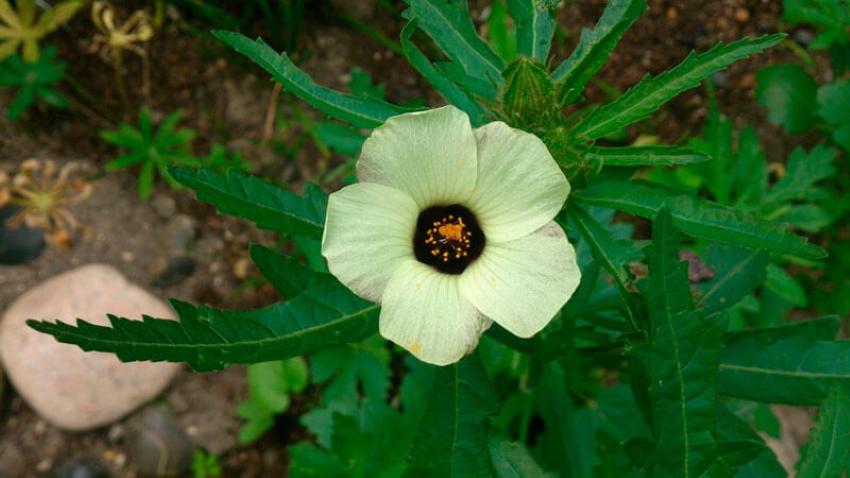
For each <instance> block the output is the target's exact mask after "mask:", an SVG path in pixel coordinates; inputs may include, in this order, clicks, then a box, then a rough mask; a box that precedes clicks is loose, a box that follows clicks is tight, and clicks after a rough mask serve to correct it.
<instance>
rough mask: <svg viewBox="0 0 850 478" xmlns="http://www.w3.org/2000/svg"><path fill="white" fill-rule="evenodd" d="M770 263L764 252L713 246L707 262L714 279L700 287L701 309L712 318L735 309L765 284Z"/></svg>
mask: <svg viewBox="0 0 850 478" xmlns="http://www.w3.org/2000/svg"><path fill="white" fill-rule="evenodd" d="M769 261H770V256H769V255H768V254H766V253H765V252H764V251H759V250H756V249H741V248H738V247H730V246H718V245H716V244H712V246H711V247H710V248H709V249H708V253H707V255H706V260H705V262H706V263H707V264H708V265H709V266H711V267H712V268H713V269H714V277H712V278H711V280H710V281H708V282H704V283H702V284H700V286H699V289H700V293H701V295H700V297H699V301H698V302H697V307H700V308H702V310H703V313H704V314H705V315H711V314H715V313H717V312H721V311H723V310H726V309H729V308H730V307H732V306H734V305H735V304H737V303H738V302H739V301H740V300H741V299H743V298H744V297H746V296H747V295H749V294H750V293H752V292H753V291H754V290H755V289H756V287H758V286H759V285H761V283H762V282H764V280H765V278H766V277H767V264H768V262H769Z"/></svg>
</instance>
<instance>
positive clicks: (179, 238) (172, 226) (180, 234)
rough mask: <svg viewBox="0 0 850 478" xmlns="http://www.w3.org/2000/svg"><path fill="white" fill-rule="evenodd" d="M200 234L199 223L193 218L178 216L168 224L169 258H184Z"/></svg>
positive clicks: (183, 215) (184, 215)
mask: <svg viewBox="0 0 850 478" xmlns="http://www.w3.org/2000/svg"><path fill="white" fill-rule="evenodd" d="M197 234H198V221H197V220H195V218H193V217H192V216H187V215H186V214H178V215H176V216H174V217H173V218H172V219H171V221H169V223H168V230H167V238H168V243H167V246H168V247H167V250H168V255H169V256H183V255H186V251H187V250H188V249H189V248H190V246H191V245H192V242H193V241H194V240H195V236H196V235H197Z"/></svg>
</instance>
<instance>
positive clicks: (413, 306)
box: [379, 259, 490, 365]
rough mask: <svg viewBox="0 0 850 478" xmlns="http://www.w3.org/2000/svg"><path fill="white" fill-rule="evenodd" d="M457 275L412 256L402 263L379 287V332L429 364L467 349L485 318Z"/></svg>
mask: <svg viewBox="0 0 850 478" xmlns="http://www.w3.org/2000/svg"><path fill="white" fill-rule="evenodd" d="M459 277H460V276H457V275H449V274H442V273H440V272H437V271H436V270H434V269H433V268H432V267H430V266H427V265H425V264H422V263H420V262H418V261H416V260H415V259H410V260H406V261H404V262H403V263H402V264H401V265H399V266H398V268H397V269H396V271H395V274H393V277H392V279H390V282H389V283H388V284H387V288H386V289H385V290H384V297H383V299H382V302H381V317H380V322H379V323H380V327H379V328H380V331H381V335H383V336H384V337H385V338H386V339H388V340H391V341H393V342H395V343H397V344H398V345H400V346H402V347H404V348H405V349H407V350H409V351H410V353H412V354H413V355H414V356H416V358H418V359H419V360H422V361H423V362H428V363H431V364H434V365H448V364H450V363H454V362H457V361H458V360H460V359H461V358H462V357H463V356H464V355H465V354H467V353H469V352H471V351H472V350H473V349H474V348H475V346H476V345H477V344H478V337H480V336H481V334H482V333H483V332H484V330H486V328H487V327H488V326H489V325H490V321H488V320H486V319H484V318H483V317H481V314H479V313H478V311H477V310H476V309H475V307H474V306H473V305H472V303H470V302H469V301H468V300H466V299H465V298H464V297H463V296H462V295H461V293H460V290H459V289H458V280H459Z"/></svg>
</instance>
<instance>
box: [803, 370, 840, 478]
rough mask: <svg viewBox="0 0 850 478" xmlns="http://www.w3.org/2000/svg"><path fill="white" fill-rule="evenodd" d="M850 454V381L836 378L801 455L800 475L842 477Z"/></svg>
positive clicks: (828, 477) (810, 477)
mask: <svg viewBox="0 0 850 478" xmlns="http://www.w3.org/2000/svg"><path fill="white" fill-rule="evenodd" d="M848 458H850V384H848V383H847V382H840V381H837V380H836V381H833V382H831V383H830V384H829V391H828V393H827V395H826V399H825V400H824V401H823V403H821V405H820V411H819V412H818V423H817V426H816V427H815V428H814V430H812V435H811V437H810V438H809V444H808V445H806V448H805V449H804V451H803V456H802V458H801V459H800V468H799V470H800V471H799V473H797V477H798V478H841V477H842V476H844V474H843V472H844V469H845V467H846V466H847V459H848Z"/></svg>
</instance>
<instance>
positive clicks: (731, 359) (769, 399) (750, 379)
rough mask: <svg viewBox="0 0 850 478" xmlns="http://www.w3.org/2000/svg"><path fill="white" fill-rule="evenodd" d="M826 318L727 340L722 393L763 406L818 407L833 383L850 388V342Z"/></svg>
mask: <svg viewBox="0 0 850 478" xmlns="http://www.w3.org/2000/svg"><path fill="white" fill-rule="evenodd" d="M839 324H840V322H839V319H838V318H837V317H826V318H822V319H817V320H808V321H803V322H793V323H790V324H785V325H781V326H778V327H770V328H764V329H756V330H752V331H746V332H734V333H730V334H727V336H726V347H725V348H724V350H723V355H722V357H721V364H720V381H719V384H720V392H721V393H722V394H723V395H728V396H731V397H737V398H744V399H747V400H753V401H757V402H766V403H786V404H789V405H817V404H818V403H819V402H820V401H821V400H822V399H823V398H824V397H825V396H826V393H827V388H828V383H829V382H830V381H832V380H839V381H842V382H845V383H850V341H837V342H836V341H834V339H835V336H836V334H837V332H838V327H839Z"/></svg>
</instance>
